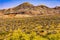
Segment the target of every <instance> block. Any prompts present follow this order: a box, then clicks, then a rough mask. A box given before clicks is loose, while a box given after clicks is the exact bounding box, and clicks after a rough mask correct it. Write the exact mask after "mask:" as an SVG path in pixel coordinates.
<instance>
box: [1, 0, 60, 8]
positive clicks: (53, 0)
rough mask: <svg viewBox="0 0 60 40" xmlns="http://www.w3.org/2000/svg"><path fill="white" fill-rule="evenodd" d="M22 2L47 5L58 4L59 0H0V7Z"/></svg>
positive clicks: (59, 4)
mask: <svg viewBox="0 0 60 40" xmlns="http://www.w3.org/2000/svg"><path fill="white" fill-rule="evenodd" d="M24 2H29V3H31V4H33V5H41V4H44V5H46V6H48V7H55V6H60V0H0V9H6V8H12V7H15V6H18V5H20V4H22V3H24Z"/></svg>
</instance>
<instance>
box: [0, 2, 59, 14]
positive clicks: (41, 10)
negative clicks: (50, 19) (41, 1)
mask: <svg viewBox="0 0 60 40" xmlns="http://www.w3.org/2000/svg"><path fill="white" fill-rule="evenodd" d="M1 14H3V15H9V14H15V15H17V14H28V15H60V7H58V6H57V7H55V8H49V7H47V6H45V5H38V6H34V5H32V4H30V3H28V2H25V3H22V4H20V5H18V6H17V7H14V8H9V9H3V10H0V15H1Z"/></svg>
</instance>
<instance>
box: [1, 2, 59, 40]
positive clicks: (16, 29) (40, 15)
mask: <svg viewBox="0 0 60 40" xmlns="http://www.w3.org/2000/svg"><path fill="white" fill-rule="evenodd" d="M0 40H60V6H56V7H54V8H50V7H47V6H45V5H37V6H34V5H33V4H31V3H29V2H24V3H22V4H20V5H18V6H16V7H13V8H8V9H2V10H0Z"/></svg>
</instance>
